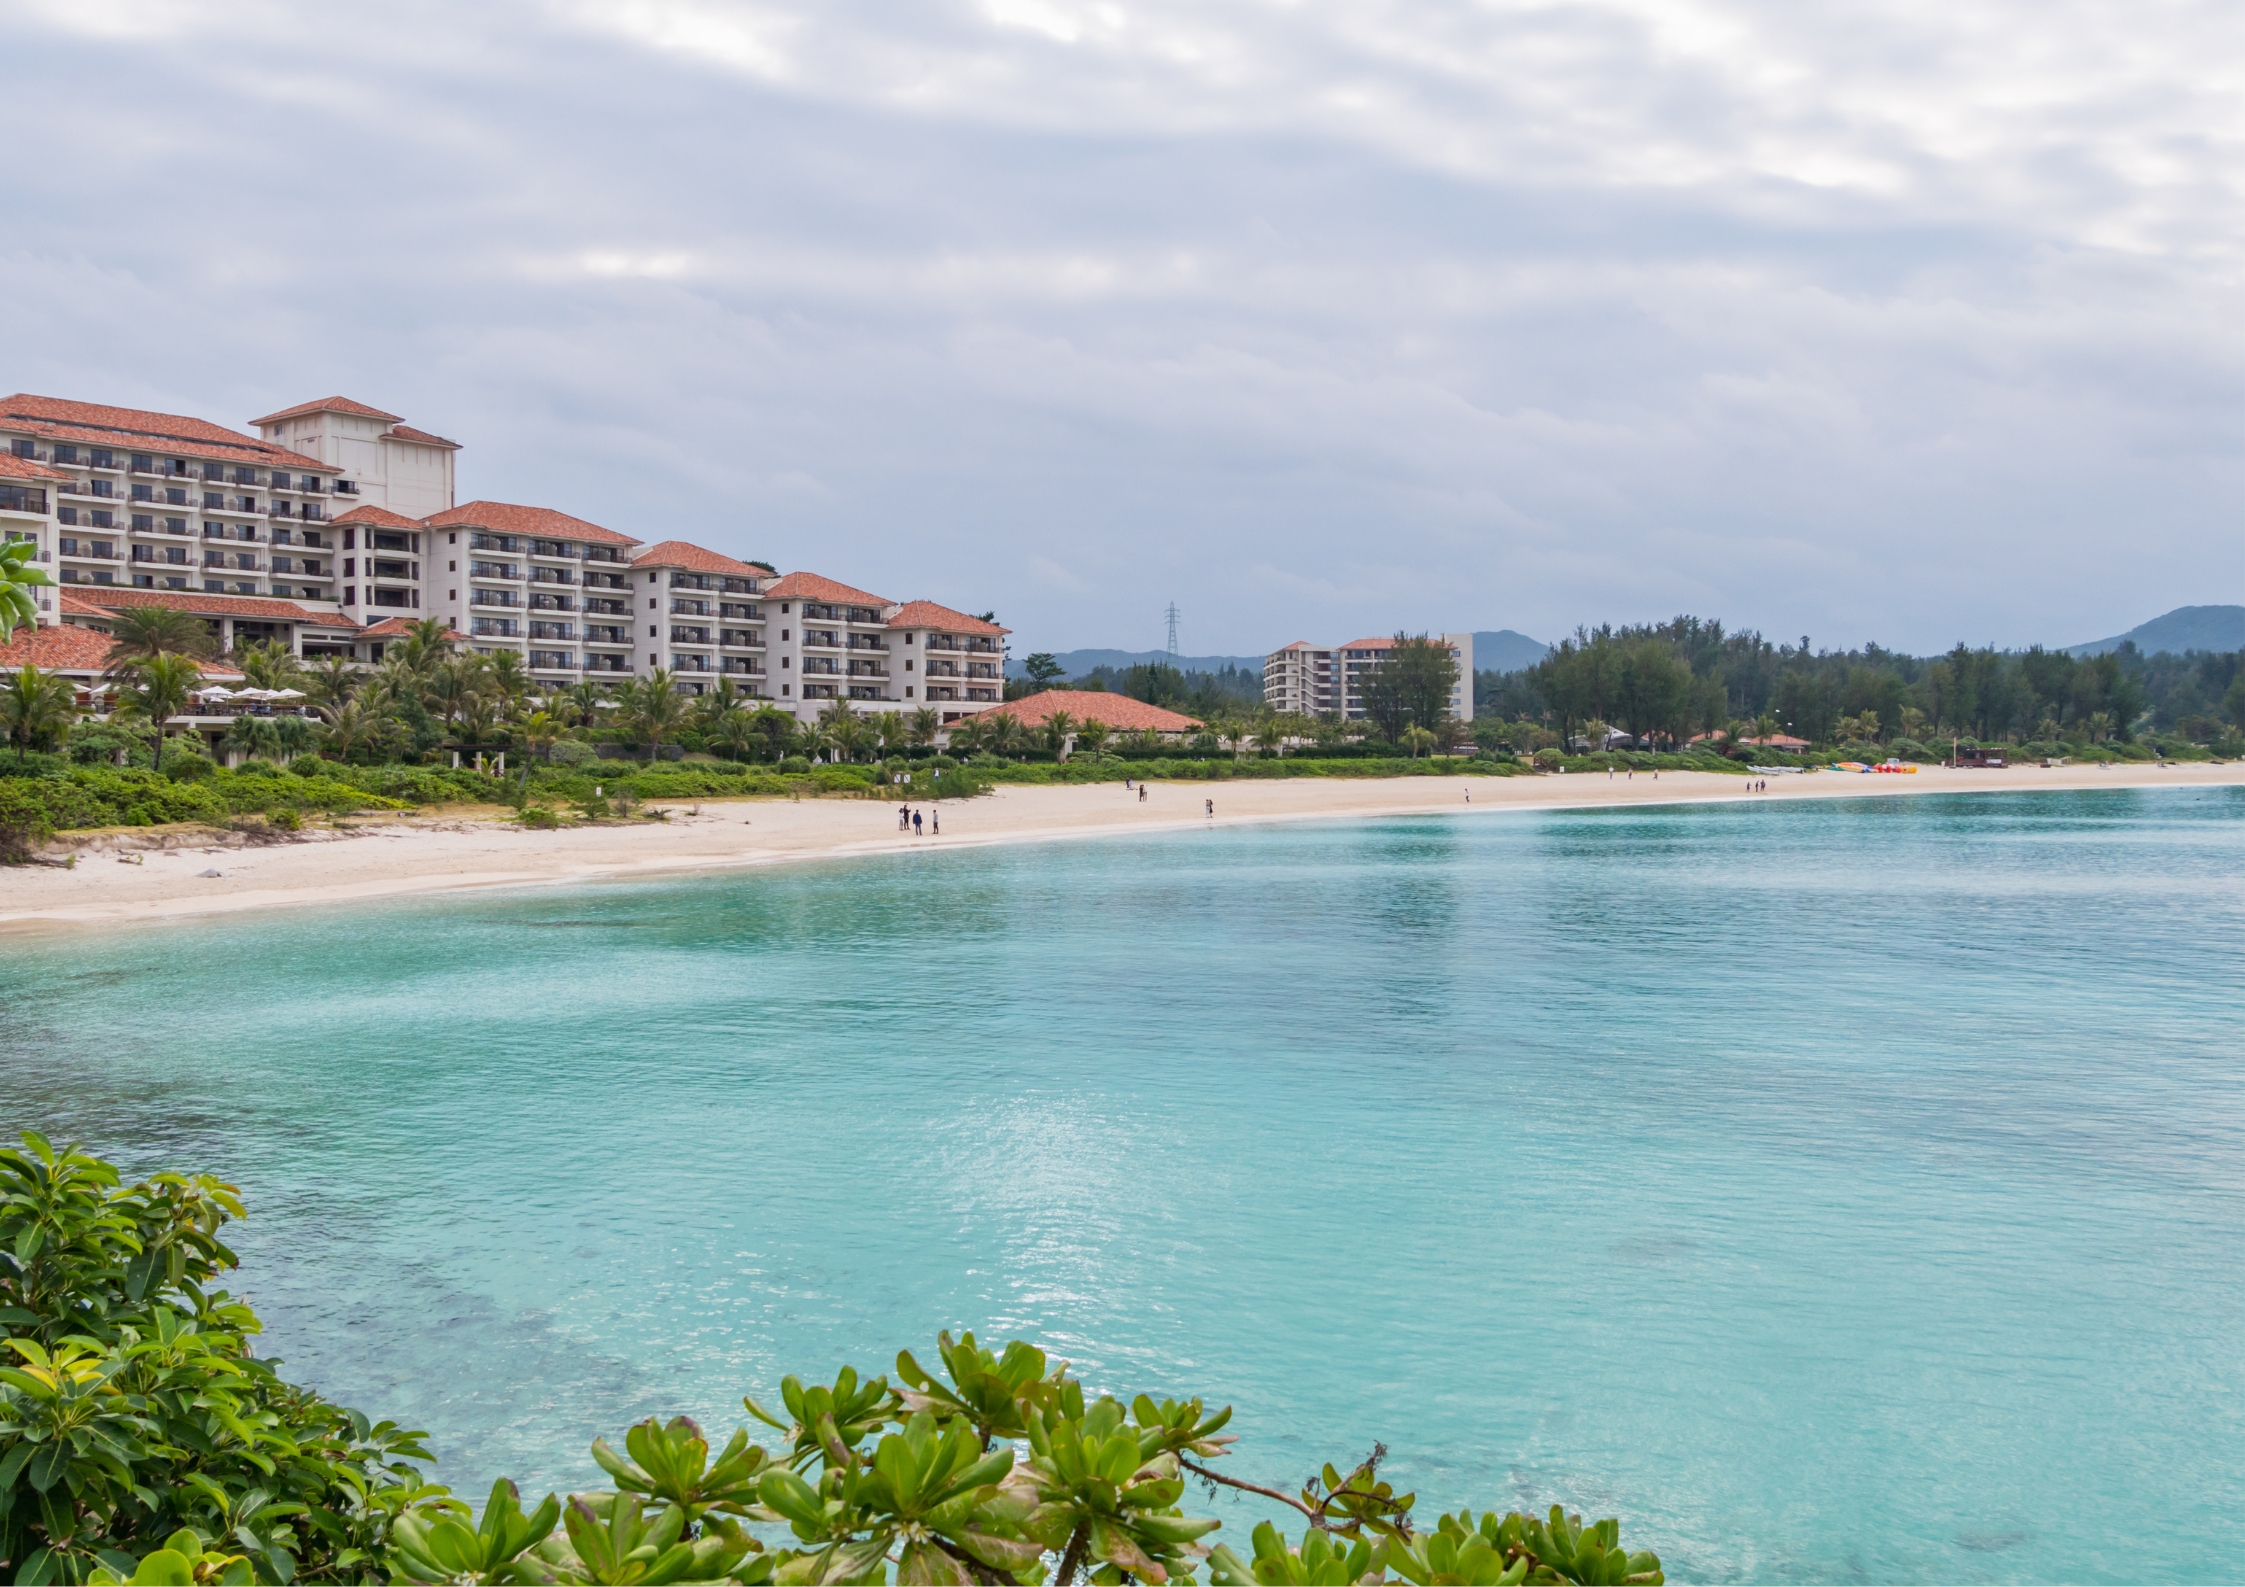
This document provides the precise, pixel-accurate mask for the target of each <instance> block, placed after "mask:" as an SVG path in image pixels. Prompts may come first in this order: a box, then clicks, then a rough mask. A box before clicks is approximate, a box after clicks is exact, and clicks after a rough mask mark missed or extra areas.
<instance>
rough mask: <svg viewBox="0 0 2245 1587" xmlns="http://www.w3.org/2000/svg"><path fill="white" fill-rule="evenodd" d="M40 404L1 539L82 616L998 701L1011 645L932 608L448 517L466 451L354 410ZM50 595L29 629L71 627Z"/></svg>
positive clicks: (488, 509)
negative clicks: (432, 638) (167, 613)
mask: <svg viewBox="0 0 2245 1587" xmlns="http://www.w3.org/2000/svg"><path fill="white" fill-rule="evenodd" d="M253 424H254V427H255V428H256V429H257V431H258V432H259V433H258V435H257V436H256V437H251V436H247V435H243V434H240V433H239V432H236V431H233V430H229V429H226V428H225V427H224V426H222V425H218V424H213V423H211V422H209V421H207V420H202V419H191V418H185V417H182V416H179V415H175V414H162V413H150V412H144V411H141V410H137V409H128V408H113V407H104V406H101V405H98V404H93V403H81V402H70V401H64V400H61V399H57V398H51V397H34V396H27V395H21V394H19V395H17V396H13V397H9V398H6V399H4V400H0V535H4V536H5V537H6V538H8V539H30V540H32V541H34V542H35V543H36V544H37V546H38V558H39V562H40V565H41V566H42V567H44V568H46V569H47V570H48V571H49V572H50V573H52V574H53V575H54V576H55V578H56V579H57V581H58V582H59V583H60V584H61V585H63V586H64V587H65V590H67V591H68V592H69V593H70V594H71V595H72V596H73V597H76V598H79V599H81V600H82V601H84V602H86V603H90V604H88V605H85V606H83V607H81V608H80V609H79V610H78V611H77V612H75V613H73V614H71V615H72V616H73V618H74V620H75V621H76V622H79V623H85V622H89V621H91V620H92V619H91V617H90V615H89V614H90V613H91V612H93V611H95V610H97V609H98V610H102V611H109V612H114V611H117V610H121V609H123V608H125V607H128V606H135V605H155V604H164V605H170V606H176V607H180V608H183V609H185V610H188V611H191V612H193V613H195V614H196V615H198V616H201V617H204V618H206V619H208V620H209V621H210V622H211V623H212V624H213V625H214V626H215V627H216V628H217V629H218V631H219V636H220V639H221V642H222V644H225V645H227V646H231V645H233V644H234V643H235V642H236V641H237V640H251V639H254V640H268V639H278V640H281V641H282V642H284V643H286V644H288V645H289V646H290V647H291V648H292V649H295V650H298V651H300V652H302V653H304V654H308V655H340V656H344V657H348V658H352V659H356V660H359V661H364V662H374V661H379V660H380V658H381V652H382V647H383V645H384V644H385V643H387V642H388V641H389V640H391V639H394V638H395V637H397V635H398V634H400V633H402V632H403V626H404V624H405V623H406V622H409V621H412V620H415V619H419V618H423V617H441V618H443V619H445V620H446V621H447V622H448V623H449V624H450V625H451V626H452V627H453V628H454V629H456V630H457V631H458V632H459V633H460V634H462V635H463V636H465V638H466V639H467V641H468V644H469V645H470V646H471V647H472V648H473V649H475V650H478V651H481V652H484V653H486V654H489V653H492V652H494V651H497V650H501V649H507V650H513V651H515V652H517V653H519V654H520V655H521V656H522V657H523V660H524V663H525V665H526V666H527V668H528V670H529V672H530V674H531V676H532V677H534V678H535V679H537V680H538V682H539V683H540V684H541V685H543V686H545V687H548V688H563V687H567V686H568V685H570V684H574V683H577V682H579V681H582V680H590V681H592V682H593V683H595V684H613V683H618V682H621V681H623V680H624V679H626V678H630V677H644V676H646V675H648V674H650V673H652V672H654V671H655V670H656V669H658V668H664V669H668V670H669V671H670V672H671V673H672V674H673V675H674V676H675V678H676V680H677V684H678V687H679V688H680V689H682V690H684V691H685V692H688V693H696V694H698V693H701V692H703V691H704V690H706V689H708V688H710V687H712V686H713V685H715V684H716V683H717V682H718V681H719V680H720V679H724V678H730V679H731V680H732V681H733V683H734V686H735V687H736V688H738V689H740V690H741V692H743V693H745V694H748V695H750V696H752V697H755V698H760V699H767V700H770V701H771V702H772V703H774V704H775V705H778V706H779V707H781V708H782V709H784V710H787V711H789V712H790V713H792V714H796V715H800V716H805V717H809V716H813V715H816V714H817V713H818V712H819V711H821V710H824V709H826V708H827V706H828V704H829V703H830V702H832V701H834V700H836V699H846V700H850V701H852V702H855V703H858V704H860V705H861V706H863V707H864V708H866V709H870V710H916V709H918V708H920V707H921V706H932V707H934V708H935V709H936V710H937V711H938V712H939V713H940V715H941V717H942V719H943V720H944V721H946V722H949V721H955V720H957V719H958V718H959V717H960V716H962V715H965V714H966V713H968V712H969V711H974V710H981V709H984V708H986V707H988V706H990V705H994V704H997V703H998V702H999V701H1000V700H1001V699H1002V698H1003V690H1004V684H1003V681H1002V680H1003V677H1004V671H1005V637H1006V632H1007V631H1006V630H1005V629H1003V628H1001V627H999V626H997V625H996V624H995V623H992V622H989V621H987V620H984V619H981V618H976V617H971V616H969V615H967V614H966V613H964V612H958V611H954V610H952V609H951V608H950V607H947V606H941V605H938V604H937V603H935V602H933V601H894V600H891V599H889V598H888V597H886V596H880V595H874V594H870V593H868V592H866V591H864V590H860V589H856V588H854V587H852V586H850V585H847V584H842V583H839V582H837V581H836V580H833V579H829V578H826V577H824V576H822V575H820V574H816V573H789V574H785V575H782V574H781V573H779V572H778V571H777V570H776V569H774V568H772V567H771V566H769V565H767V564H764V563H758V562H743V561H740V560H738V559H736V558H733V557H728V556H725V555H723V554H722V553H719V552H716V551H711V550H708V549H706V548H704V547H701V546H697V545H693V544H691V543H689V542H687V541H683V540H664V541H660V542H658V543H655V544H647V543H645V542H643V541H642V540H640V539H639V538H637V537H635V536H633V535H629V534H624V533H621V532H619V531H617V530H613V529H609V528H605V527H603V526H602V525H599V524H595V523H590V522H587V521H586V520H584V519H582V518H577V517H573V516H571V515H570V514H568V513H565V512H561V511H559V510H557V509H555V508H551V507H533V506H524V505H521V504H517V503H511V502H494V501H471V502H468V503H466V504H464V505H457V504H455V501H454V489H455V480H456V473H455V467H456V459H457V454H458V453H459V451H460V450H461V448H460V444H459V443H458V442H455V441H450V440H447V439H445V438H444V437H442V436H438V435H432V434H429V433H428V432H426V431H422V430H416V429H414V428H412V427H411V426H409V425H407V424H405V423H404V422H403V421H402V420H400V419H399V418H398V417H397V416H396V415H394V414H390V413H385V412H383V411H382V410H381V409H379V408H374V407H371V406H369V405H368V404H365V403H362V402H357V401H354V400H352V399H350V398H347V397H329V398H326V399H323V400H321V401H318V402H308V403H301V404H299V405H297V406H296V407H293V408H285V409H282V410H281V411H280V412H278V413H270V414H267V415H266V416H265V417H264V418H262V419H258V420H255V421H253ZM60 593H62V592H58V591H52V590H41V591H39V592H37V595H38V599H39V600H40V621H41V624H42V625H46V626H52V625H54V624H55V623H57V622H58V621H60V620H61V614H60V613H59V612H58V607H57V604H56V597H57V596H58V594H60Z"/></svg>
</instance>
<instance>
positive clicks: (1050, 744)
mask: <svg viewBox="0 0 2245 1587" xmlns="http://www.w3.org/2000/svg"><path fill="white" fill-rule="evenodd" d="M1075 736H1076V719H1075V718H1074V717H1072V716H1070V715H1069V714H1068V713H1067V712H1066V711H1055V712H1053V713H1052V715H1050V716H1048V717H1046V718H1045V726H1044V739H1045V748H1046V749H1049V750H1051V751H1052V758H1053V759H1054V760H1066V759H1067V758H1068V744H1069V741H1070V740H1071V739H1073V738H1074V737H1075Z"/></svg>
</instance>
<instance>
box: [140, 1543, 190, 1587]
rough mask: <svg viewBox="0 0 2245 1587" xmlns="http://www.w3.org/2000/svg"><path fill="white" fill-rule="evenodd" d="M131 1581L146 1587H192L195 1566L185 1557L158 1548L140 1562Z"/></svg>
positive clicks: (169, 1550)
mask: <svg viewBox="0 0 2245 1587" xmlns="http://www.w3.org/2000/svg"><path fill="white" fill-rule="evenodd" d="M132 1579H133V1581H134V1582H135V1583H146V1584H148V1587H194V1581H195V1566H194V1563H193V1562H192V1561H191V1560H189V1559H188V1558H187V1556H186V1555H184V1554H180V1553H175V1552H174V1551H173V1550H171V1549H168V1548H160V1549H158V1550H156V1552H155V1553H153V1554H151V1555H149V1556H148V1557H147V1558H146V1559H144V1560H142V1561H141V1562H140V1564H139V1566H138V1567H137V1568H136V1569H135V1570H134V1571H133V1574H132Z"/></svg>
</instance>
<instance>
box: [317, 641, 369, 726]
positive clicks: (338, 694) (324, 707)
mask: <svg viewBox="0 0 2245 1587" xmlns="http://www.w3.org/2000/svg"><path fill="white" fill-rule="evenodd" d="M365 681H366V680H365V678H364V677H363V676H362V675H361V674H360V672H359V669H358V668H356V667H354V666H352V665H351V664H350V663H349V662H348V661H346V660H344V659H343V658H342V657H341V656H323V657H321V658H320V661H319V664H318V665H316V666H314V667H311V668H309V669H307V670H306V671H305V674H304V692H305V694H306V695H307V696H309V697H310V699H311V702H312V704H313V705H314V706H316V707H318V709H319V711H320V714H321V715H323V716H325V717H326V718H327V719H328V720H329V721H330V722H332V721H334V720H335V713H336V712H337V711H340V710H341V709H342V708H343V707H344V706H346V705H348V704H350V703H351V699H352V697H353V696H354V695H356V694H357V693H358V692H359V686H360V685H361V684H362V683H364V682H365Z"/></svg>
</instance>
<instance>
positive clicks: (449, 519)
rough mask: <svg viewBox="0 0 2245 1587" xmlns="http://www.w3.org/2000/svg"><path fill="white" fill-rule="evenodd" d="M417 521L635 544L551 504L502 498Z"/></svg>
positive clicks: (442, 526)
mask: <svg viewBox="0 0 2245 1587" xmlns="http://www.w3.org/2000/svg"><path fill="white" fill-rule="evenodd" d="M421 523H422V526H423V527H424V528H429V529H496V530H497V531H498V532H499V533H501V534H503V535H529V536H531V537H532V538H534V539H539V540H588V541H590V542H592V543H593V544H594V545H602V546H635V545H637V544H639V542H638V541H637V540H635V539H633V538H632V537H631V536H630V535H620V534H618V533H616V531H615V530H613V529H603V528H601V527H600V525H598V524H596V523H587V522H585V520H584V519H582V518H572V517H570V516H569V515H568V514H567V513H565V512H557V511H555V510H554V509H553V508H551V507H520V506H517V505H516V504H514V503H513V502H506V501H471V502H468V503H467V504H465V505H464V506H459V507H454V508H451V509H449V510H447V511H445V512H440V513H432V514H430V515H429V516H428V517H426V518H424V519H422V520H421Z"/></svg>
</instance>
